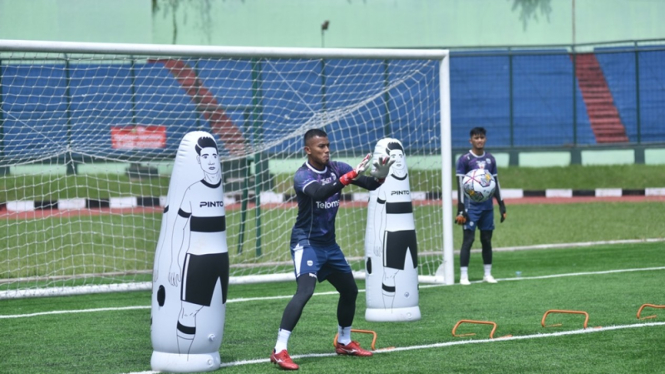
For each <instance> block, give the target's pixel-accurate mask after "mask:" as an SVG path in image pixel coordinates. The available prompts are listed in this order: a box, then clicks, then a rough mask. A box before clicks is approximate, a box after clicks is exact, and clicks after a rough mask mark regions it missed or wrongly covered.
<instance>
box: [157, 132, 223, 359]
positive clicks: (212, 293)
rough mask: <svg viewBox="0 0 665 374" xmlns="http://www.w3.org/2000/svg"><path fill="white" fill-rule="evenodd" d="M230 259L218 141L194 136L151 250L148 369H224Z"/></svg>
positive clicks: (180, 157) (179, 162) (187, 140)
mask: <svg viewBox="0 0 665 374" xmlns="http://www.w3.org/2000/svg"><path fill="white" fill-rule="evenodd" d="M228 284H229V256H228V250H227V246H226V215H225V211H224V191H223V186H222V170H221V164H220V162H219V154H218V151H217V143H216V142H215V140H214V138H213V137H212V136H211V135H210V134H209V133H207V132H203V131H194V132H190V133H188V134H186V135H185V137H184V138H183V139H182V141H181V142H180V146H179V148H178V153H177V155H176V158H175V163H174V166H173V172H172V174H171V181H170V183H169V191H168V195H167V197H166V204H165V208H164V216H163V218H162V226H161V232H160V234H159V240H158V242H157V250H156V253H155V265H154V270H153V290H152V324H151V335H152V346H153V353H152V359H151V360H150V364H151V366H152V369H153V370H157V371H168V372H200V371H210V370H216V369H218V368H219V366H220V364H221V360H220V356H219V347H220V345H221V343H222V337H223V334H224V319H225V311H226V295H227V288H228Z"/></svg>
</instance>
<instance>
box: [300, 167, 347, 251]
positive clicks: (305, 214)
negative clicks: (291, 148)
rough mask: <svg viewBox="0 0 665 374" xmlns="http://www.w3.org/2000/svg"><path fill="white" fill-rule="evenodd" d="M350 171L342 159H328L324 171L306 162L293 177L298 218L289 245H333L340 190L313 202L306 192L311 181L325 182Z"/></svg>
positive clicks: (324, 183) (334, 179)
mask: <svg viewBox="0 0 665 374" xmlns="http://www.w3.org/2000/svg"><path fill="white" fill-rule="evenodd" d="M351 170H353V168H352V167H351V166H349V165H347V164H345V163H343V162H336V161H330V162H329V163H328V165H327V166H326V168H325V169H324V170H316V169H315V168H313V167H312V166H311V165H310V164H309V163H308V162H305V163H304V164H303V165H302V166H301V167H300V168H299V169H298V171H296V175H295V177H294V179H293V184H294V188H295V190H296V198H297V200H298V217H297V218H296V223H295V225H294V226H293V230H292V231H291V245H296V244H298V243H300V244H303V245H306V244H307V243H308V242H309V243H311V244H314V245H317V246H327V245H332V244H335V216H336V215H337V210H338V209H339V200H340V196H341V192H337V193H335V194H334V195H332V196H330V197H329V198H328V199H326V200H325V201H315V200H314V199H313V198H312V197H310V196H308V195H307V194H306V193H305V190H306V189H307V187H308V186H310V185H312V184H313V183H320V184H322V185H326V184H329V183H333V182H335V181H336V180H338V179H339V177H340V176H342V175H344V174H346V173H348V172H349V171H351Z"/></svg>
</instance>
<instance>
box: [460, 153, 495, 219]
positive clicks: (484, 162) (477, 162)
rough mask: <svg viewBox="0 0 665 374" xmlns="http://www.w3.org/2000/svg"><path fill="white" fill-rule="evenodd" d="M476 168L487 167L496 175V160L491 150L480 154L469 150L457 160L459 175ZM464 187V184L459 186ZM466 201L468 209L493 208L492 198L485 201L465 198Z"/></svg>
mask: <svg viewBox="0 0 665 374" xmlns="http://www.w3.org/2000/svg"><path fill="white" fill-rule="evenodd" d="M475 169H485V170H487V171H489V172H490V173H491V174H492V176H493V177H496V174H497V171H496V160H495V159H494V156H492V154H491V153H489V152H484V153H483V154H482V155H480V156H476V155H475V154H473V152H471V151H469V152H467V153H465V154H464V155H462V157H460V158H459V160H457V176H458V177H460V176H462V177H463V176H464V175H466V173H468V172H470V171H471V170H475ZM459 188H462V186H459ZM464 203H465V205H466V206H467V209H474V210H491V209H492V199H491V198H490V199H488V200H487V201H483V202H482V203H477V202H475V201H471V199H464Z"/></svg>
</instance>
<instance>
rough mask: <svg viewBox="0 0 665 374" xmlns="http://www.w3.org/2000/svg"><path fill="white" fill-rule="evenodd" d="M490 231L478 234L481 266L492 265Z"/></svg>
mask: <svg viewBox="0 0 665 374" xmlns="http://www.w3.org/2000/svg"><path fill="white" fill-rule="evenodd" d="M492 232H493V231H492V230H486V231H481V232H480V243H481V244H482V246H483V264H485V265H491V264H492Z"/></svg>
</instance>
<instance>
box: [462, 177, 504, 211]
mask: <svg viewBox="0 0 665 374" xmlns="http://www.w3.org/2000/svg"><path fill="white" fill-rule="evenodd" d="M462 188H463V189H464V193H465V194H466V196H468V197H469V199H471V201H475V202H477V203H482V202H483V201H487V200H489V199H491V198H492V196H494V190H496V181H495V180H494V177H493V176H492V174H491V173H490V172H489V171H487V170H485V169H475V170H471V171H470V172H468V173H466V175H465V176H464V178H462Z"/></svg>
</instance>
